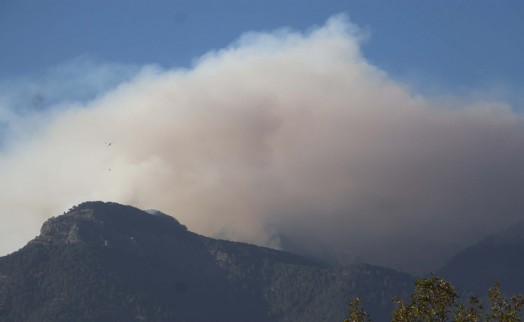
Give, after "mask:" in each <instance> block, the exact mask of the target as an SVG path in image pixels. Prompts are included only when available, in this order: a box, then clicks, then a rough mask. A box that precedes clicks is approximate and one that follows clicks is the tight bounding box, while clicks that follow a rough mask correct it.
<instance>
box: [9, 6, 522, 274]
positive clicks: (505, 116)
mask: <svg viewBox="0 0 524 322" xmlns="http://www.w3.org/2000/svg"><path fill="white" fill-rule="evenodd" d="M360 39H361V36H360V35H359V33H358V31H357V29H356V28H355V27H354V26H352V25H351V24H350V23H349V22H348V21H347V20H346V18H345V17H344V16H336V17H334V18H332V19H330V20H329V21H328V22H327V23H326V24H325V25H324V26H322V27H318V28H314V29H312V30H310V31H309V32H307V33H299V32H293V31H289V30H280V31H277V32H274V33H250V34H247V35H245V36H243V37H242V38H241V39H240V40H239V41H237V42H236V43H235V44H233V45H232V46H230V47H228V48H225V49H223V50H219V51H216V52H211V53H209V54H207V55H205V56H203V57H202V58H201V59H199V60H198V61H197V62H196V63H195V66H194V67H193V68H191V69H187V70H182V69H180V70H169V71H162V70H158V69H154V68H153V69H152V68H144V70H143V71H142V72H141V73H140V74H139V75H138V76H136V77H135V78H133V79H131V80H130V81H128V82H126V83H122V84H121V85H120V86H118V87H117V88H115V89H114V90H112V91H110V92H108V93H106V94H105V95H103V96H100V97H98V98H96V99H94V100H92V101H90V102H88V103H86V104H76V105H75V104H71V105H68V106H66V107H64V106H62V107H61V108H60V109H58V111H56V110H55V112H49V113H40V114H39V118H34V117H33V118H31V117H24V118H21V119H17V120H16V121H13V120H11V123H13V124H14V123H16V124H15V125H13V124H11V127H10V129H11V130H10V136H9V137H10V138H11V139H10V140H9V144H8V145H7V147H6V148H4V150H3V151H2V154H1V155H0V176H1V178H2V185H1V186H0V201H1V202H0V216H1V219H2V222H3V225H2V226H1V228H0V236H1V237H0V252H2V253H6V252H9V251H12V250H14V249H16V248H17V247H21V246H22V245H23V244H24V243H25V242H27V241H28V240H29V239H30V238H32V237H33V236H34V235H36V233H37V231H38V228H39V226H40V225H41V224H42V222H43V221H44V220H45V218H47V217H50V216H52V215H57V214H60V213H61V212H62V211H64V210H66V209H67V208H69V207H70V206H72V205H74V204H76V203H79V202H82V201H86V200H110V201H116V202H121V203H125V204H131V205H134V206H137V207H140V208H143V209H149V208H156V209H159V210H161V211H163V212H165V213H169V214H171V215H173V216H175V217H176V218H177V219H179V220H180V222H182V223H183V224H185V225H187V226H188V227H189V228H190V229H191V230H194V231H196V232H198V233H202V234H205V235H211V236H220V237H223V238H228V239H234V240H239V241H246V242H252V243H257V244H260V245H267V246H271V247H276V248H285V249H292V250H296V251H300V252H304V253H310V254H316V255H318V254H319V253H323V255H324V256H333V257H336V258H338V259H340V260H342V261H343V260H348V259H357V260H364V261H369V262H373V263H378V264H383V265H388V266H393V267H397V268H401V269H409V270H412V271H417V270H425V269H435V268H436V266H435V265H438V264H441V263H442V260H443V259H445V257H446V256H448V255H449V254H450V252H451V251H453V250H455V249H457V248H458V247H461V246H464V245H466V244H468V243H471V242H473V241H475V240H476V239H478V238H480V237H482V236H483V235H484V234H486V233H488V232H492V231H495V230H497V229H499V228H502V227H504V226H505V225H508V224H510V223H513V222H515V221H516V220H518V218H519V216H520V215H521V213H522V211H523V210H524V202H523V201H522V200H523V198H522V192H523V190H524V189H523V188H524V180H523V179H524V171H523V166H522V165H523V164H524V129H523V124H524V123H523V121H522V118H521V117H520V116H519V115H517V114H516V113H514V112H513V111H512V108H511V106H509V105H508V104H505V103H503V102H502V103H501V102H490V101H487V100H479V101H469V100H460V99H459V98H456V99H455V100H449V99H448V100H438V99H435V98H428V97H423V96H421V95H417V94H416V93H414V92H413V91H412V90H410V88H409V87H408V86H406V85H405V84H402V83H398V82H396V81H395V80H393V79H391V78H389V77H388V75H387V74H386V73H385V72H383V71H381V70H380V69H379V68H377V67H375V66H372V65H371V64H370V63H369V62H367V61H366V59H365V58H364V57H363V56H362V54H361V52H360V43H359V41H360ZM5 110H9V109H8V108H7V109H4V111H5ZM35 124H36V125H35ZM26 131H29V133H31V135H25V136H24V135H20V133H23V132H26ZM106 141H114V143H113V144H112V145H111V146H110V147H106V146H105V145H104V142H106ZM109 169H111V171H109Z"/></svg>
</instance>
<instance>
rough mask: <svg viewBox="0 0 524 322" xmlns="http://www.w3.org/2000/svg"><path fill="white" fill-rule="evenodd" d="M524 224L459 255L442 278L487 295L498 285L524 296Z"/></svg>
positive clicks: (483, 241) (441, 270) (454, 258)
mask: <svg viewBox="0 0 524 322" xmlns="http://www.w3.org/2000/svg"><path fill="white" fill-rule="evenodd" d="M523 272H524V222H520V223H518V224H515V225H513V226H511V227H509V228H508V229H506V230H504V231H502V232H500V233H498V234H496V235H492V236H489V237H487V238H485V239H483V240H482V241H480V242H479V243H477V244H475V245H473V246H471V247H469V248H467V249H465V250H464V251H462V252H459V253H457V254H456V255H455V256H453V257H452V259H451V260H450V261H449V262H448V263H447V264H446V265H445V266H444V267H443V268H442V269H440V270H439V272H438V274H439V275H440V276H442V277H444V278H446V279H449V280H450V281H451V282H452V283H453V284H454V285H455V286H457V287H459V288H462V289H465V290H468V291H473V292H475V293H477V294H483V293H486V291H487V289H488V288H489V287H491V286H493V283H495V282H496V281H498V282H499V283H500V284H501V286H502V289H503V291H505V292H508V293H511V294H515V293H524V278H523V277H522V273H523Z"/></svg>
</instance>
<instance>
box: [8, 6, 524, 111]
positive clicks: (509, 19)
mask: <svg viewBox="0 0 524 322" xmlns="http://www.w3.org/2000/svg"><path fill="white" fill-rule="evenodd" d="M341 12H343V13H346V14H348V16H349V18H350V20H351V21H352V22H353V23H355V24H356V25H358V26H359V27H360V28H362V29H363V30H364V31H365V32H366V33H369V35H370V36H369V39H368V41H367V42H366V43H365V45H364V46H363V48H362V50H363V52H364V56H365V57H366V59H368V60H369V61H370V62H372V63H373V64H375V65H377V66H379V67H380V68H382V69H384V70H385V71H387V72H388V73H389V74H390V75H392V76H394V77H396V78H398V79H402V80H406V81H408V82H410V83H412V84H413V85H414V86H419V87H420V90H425V91H427V92H431V91H433V90H437V91H448V92H456V91H460V90H468V89H472V88H479V87H482V88H484V87H489V86H498V87H500V86H502V87H504V89H505V90H506V91H509V92H513V94H515V93H517V92H519V91H520V89H521V88H522V87H523V86H524V71H523V67H522V66H523V64H522V62H521V59H522V56H521V54H522V52H524V37H522V30H524V3H523V2H522V1H519V0H509V1H499V2H496V1H487V0H479V1H456V0H441V1H411V0H397V1H377V0H371V1H369V0H367V1H362V0H353V1H352V0H345V1H342V0H341V1H307V2H304V1H296V0H288V1H273V0H270V1H244V0H226V1H204V0H191V1H189V0H177V1H163V0H160V1H137V0H128V1H100V0H90V1H84V0H81V1H58V0H57V1H48V0H44V1H27V0H23V1H14V0H3V1H2V2H1V3H0V43H1V44H2V50H1V52H0V79H10V78H13V77H18V76H21V75H24V76H30V77H31V76H35V75H38V74H39V73H42V72H44V71H46V70H47V69H48V68H50V67H53V66H56V65H60V64H62V63H64V62H68V61H71V60H73V59H76V58H78V57H83V58H88V59H90V60H93V61H96V62H102V63H119V64H138V65H141V64H151V63H153V64H159V65H161V66H163V67H167V68H171V67H175V66H189V65H190V64H191V62H192V60H193V59H195V58H196V57H198V56H200V55H202V54H204V53H205V52H207V51H209V50H211V49H214V48H222V47H224V46H226V45H227V44H229V43H231V42H232V41H233V40H235V39H236V38H237V37H238V36H239V35H240V34H242V33H243V32H246V31H250V30H255V31H267V30H273V29H276V28H280V27H290V28H294V29H298V30H307V29H308V28H310V27H312V26H314V25H321V24H323V23H324V22H325V20H326V19H327V18H329V17H330V16H331V15H333V14H336V13H341ZM421 83H422V84H421ZM519 103H520V100H519Z"/></svg>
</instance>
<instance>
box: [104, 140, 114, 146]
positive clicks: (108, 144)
mask: <svg viewBox="0 0 524 322" xmlns="http://www.w3.org/2000/svg"><path fill="white" fill-rule="evenodd" d="M105 143H106V146H111V144H113V142H111V141H109V142H105Z"/></svg>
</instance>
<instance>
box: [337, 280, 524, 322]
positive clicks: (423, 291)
mask: <svg viewBox="0 0 524 322" xmlns="http://www.w3.org/2000/svg"><path fill="white" fill-rule="evenodd" d="M458 298H459V296H458V294H457V293H456V291H455V289H454V287H453V286H452V285H451V283H449V282H447V281H446V280H444V279H442V278H440V277H438V276H436V275H432V276H430V277H427V278H423V279H420V280H417V281H416V282H415V292H414V293H413V294H412V295H411V296H410V300H409V301H406V300H402V299H399V298H396V299H394V302H395V304H396V308H395V309H394V311H393V314H392V321H393V322H422V321H424V322H445V321H454V322H479V321H499V322H517V321H520V320H521V318H520V314H521V313H520V310H521V308H522V306H523V305H524V297H523V296H522V295H514V296H512V297H511V299H510V300H508V299H506V298H505V297H504V296H503V295H502V292H501V290H500V285H499V284H498V283H496V284H495V285H494V286H493V287H492V288H490V289H489V291H488V298H489V302H490V304H491V306H490V311H488V312H486V313H485V312H484V310H483V307H482V305H481V302H480V300H479V299H478V298H477V297H474V296H472V297H470V299H469V302H468V303H467V304H457V299H458ZM367 318H368V317H367V314H366V313H365V311H364V309H363V308H362V304H361V302H360V299H359V298H355V299H353V300H352V301H351V302H350V309H349V313H348V319H346V320H344V322H363V321H367Z"/></svg>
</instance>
